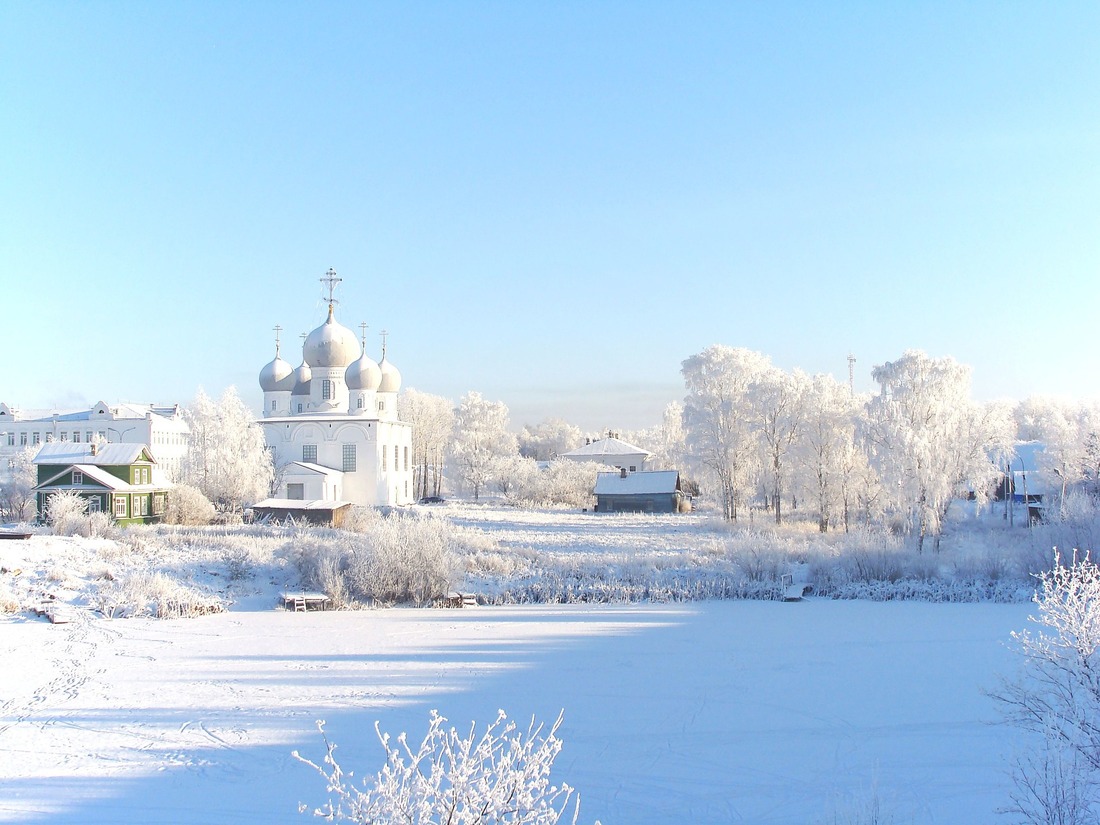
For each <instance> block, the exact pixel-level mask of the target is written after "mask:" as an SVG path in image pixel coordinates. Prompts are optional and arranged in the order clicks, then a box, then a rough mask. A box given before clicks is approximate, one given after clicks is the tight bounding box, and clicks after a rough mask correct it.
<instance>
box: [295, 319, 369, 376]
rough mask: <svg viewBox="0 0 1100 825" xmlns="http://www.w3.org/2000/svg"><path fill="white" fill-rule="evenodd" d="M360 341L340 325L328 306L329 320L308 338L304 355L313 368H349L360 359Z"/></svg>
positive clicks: (303, 351) (303, 350) (303, 349)
mask: <svg viewBox="0 0 1100 825" xmlns="http://www.w3.org/2000/svg"><path fill="white" fill-rule="evenodd" d="M359 352H360V350H359V339H358V338H356V337H355V333H354V332H352V331H351V330H350V329H348V328H347V327H345V326H343V325H341V324H338V323H337V322H336V319H335V318H334V317H333V315H332V304H329V306H328V320H327V321H325V322H324V323H323V324H321V326H319V327H317V329H315V330H313V332H311V333H310V334H309V337H307V338H306V343H305V346H304V347H303V348H302V354H303V356H304V357H305V361H306V363H307V364H309V365H310V366H311V367H347V366H348V365H349V364H351V362H352V361H354V360H355V359H356V358H358V357H359Z"/></svg>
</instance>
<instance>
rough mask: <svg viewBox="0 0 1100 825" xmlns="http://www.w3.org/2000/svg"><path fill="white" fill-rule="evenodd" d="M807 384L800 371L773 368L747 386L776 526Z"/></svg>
mask: <svg viewBox="0 0 1100 825" xmlns="http://www.w3.org/2000/svg"><path fill="white" fill-rule="evenodd" d="M808 383H809V379H808V378H807V377H806V375H805V373H802V372H801V371H795V372H794V373H786V372H784V371H783V370H780V369H776V368H774V367H773V368H771V369H767V370H764V371H763V372H761V373H760V375H759V376H758V377H757V378H756V379H755V380H754V381H753V382H752V384H751V386H750V387H749V401H750V404H751V409H752V413H753V428H754V430H755V431H756V433H757V434H758V435H759V437H760V446H761V450H762V455H763V461H762V464H763V465H764V466H765V467H766V470H765V472H766V473H767V475H768V478H769V480H770V488H771V490H770V498H771V501H772V506H773V507H774V508H775V523H776V524H782V522H783V492H784V485H785V482H786V480H787V474H788V458H789V456H790V454H791V452H792V451H793V450H794V447H795V444H796V442H797V440H798V437H799V435H800V434H801V432H802V427H803V424H804V423H805V416H806V409H805V407H806V395H807V389H808V388H807V384H808Z"/></svg>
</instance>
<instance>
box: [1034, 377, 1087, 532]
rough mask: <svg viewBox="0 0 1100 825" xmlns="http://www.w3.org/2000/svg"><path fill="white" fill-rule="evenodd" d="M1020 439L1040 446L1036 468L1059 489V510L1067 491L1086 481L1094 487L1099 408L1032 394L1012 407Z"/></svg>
mask: <svg viewBox="0 0 1100 825" xmlns="http://www.w3.org/2000/svg"><path fill="white" fill-rule="evenodd" d="M1014 415H1015V419H1016V423H1017V426H1018V428H1019V435H1020V437H1021V438H1022V439H1025V440H1029V441H1039V442H1041V443H1042V445H1043V449H1042V451H1041V452H1040V453H1039V454H1038V456H1037V458H1036V461H1037V463H1038V465H1039V466H1038V467H1037V469H1038V470H1039V472H1040V473H1041V474H1042V475H1043V476H1044V477H1045V478H1046V481H1047V483H1048V484H1050V486H1051V488H1052V489H1055V490H1058V491H1059V496H1058V500H1059V511H1060V512H1062V510H1063V508H1064V502H1065V500H1066V493H1067V491H1068V490H1069V488H1071V487H1072V486H1074V485H1076V484H1079V483H1082V482H1085V483H1087V484H1089V485H1090V486H1092V487H1093V488H1094V489H1096V488H1097V487H1098V486H1100V485H1098V480H1100V409H1098V408H1097V405H1095V404H1082V403H1080V402H1078V401H1072V400H1067V399H1059V398H1048V397H1042V396H1033V397H1031V398H1027V399H1025V400H1024V401H1022V402H1020V404H1019V405H1017V407H1016V409H1015V410H1014Z"/></svg>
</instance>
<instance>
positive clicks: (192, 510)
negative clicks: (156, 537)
mask: <svg viewBox="0 0 1100 825" xmlns="http://www.w3.org/2000/svg"><path fill="white" fill-rule="evenodd" d="M214 517H215V510H214V505H213V504H212V503H211V502H210V500H209V499H207V497H206V496H204V495H203V494H202V491H201V490H200V489H199V488H198V487H192V486H191V485H190V484H177V485H175V486H174V487H173V488H172V489H171V490H170V491H169V493H168V504H167V507H166V508H165V511H164V523H165V524H182V525H200V524H210V523H211V522H213V521H214Z"/></svg>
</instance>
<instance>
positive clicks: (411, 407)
mask: <svg viewBox="0 0 1100 825" xmlns="http://www.w3.org/2000/svg"><path fill="white" fill-rule="evenodd" d="M397 408H398V413H399V415H400V417H401V419H402V420H403V421H407V422H408V423H409V424H411V425H412V455H413V491H414V496H415V497H416V498H425V497H427V496H438V495H440V494H441V493H442V490H443V466H444V462H445V460H446V454H447V445H448V444H449V443H450V440H451V433H452V431H453V429H454V419H455V411H454V405H453V404H452V403H451V401H450V400H448V399H446V398H443V397H442V396H439V395H431V394H429V393H426V392H419V391H417V390H415V389H411V388H410V389H407V390H405V391H404V392H403V393H402V394H401V396H400V398H399V399H398V407H397Z"/></svg>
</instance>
